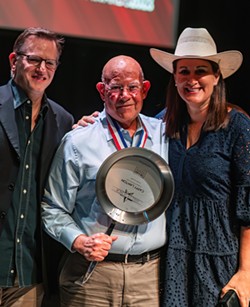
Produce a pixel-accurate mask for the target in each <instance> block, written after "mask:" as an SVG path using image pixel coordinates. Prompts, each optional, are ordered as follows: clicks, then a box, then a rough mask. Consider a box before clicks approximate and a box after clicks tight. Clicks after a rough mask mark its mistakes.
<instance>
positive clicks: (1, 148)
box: [0, 84, 74, 253]
mask: <svg viewBox="0 0 250 307" xmlns="http://www.w3.org/2000/svg"><path fill="white" fill-rule="evenodd" d="M48 104H49V108H48V112H47V113H46V116H45V122H44V131H43V141H42V149H41V150H42V151H41V159H40V161H39V163H38V169H39V171H38V186H39V197H40V199H39V204H40V202H41V199H42V195H43V189H44V185H45V182H46V178H47V175H48V172H49V168H50V165H51V162H52V158H53V156H54V153H55V151H56V149H57V147H58V145H59V143H60V140H61V139H62V137H63V136H64V134H65V133H66V132H68V131H70V130H71V129H72V125H73V122H74V119H73V116H72V115H71V114H70V113H68V112H67V111H66V110H65V109H63V108H62V107H61V106H60V105H58V104H57V103H55V102H54V101H52V100H50V99H48ZM19 166H20V147H19V138H18V130H17V125H16V121H15V111H14V106H13V95H12V90H11V86H10V84H7V85H4V86H1V87H0V176H1V179H0V236H1V230H2V228H3V225H4V221H5V218H6V216H7V214H8V208H9V207H10V206H11V201H12V194H13V190H14V187H15V182H16V178H17V174H18V170H19ZM39 204H38V205H39ZM45 236H46V235H45ZM48 240H49V239H48ZM51 240H52V239H51ZM45 244H46V245H50V243H47V241H46V243H45ZM45 247H46V246H45ZM46 250H47V248H45V251H46ZM46 253H47V252H46Z"/></svg>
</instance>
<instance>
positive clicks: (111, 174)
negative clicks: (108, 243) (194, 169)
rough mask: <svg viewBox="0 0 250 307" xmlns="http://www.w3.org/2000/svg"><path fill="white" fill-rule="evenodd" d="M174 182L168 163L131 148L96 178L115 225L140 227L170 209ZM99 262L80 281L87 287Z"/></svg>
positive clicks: (116, 155) (107, 162)
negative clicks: (86, 284)
mask: <svg viewBox="0 0 250 307" xmlns="http://www.w3.org/2000/svg"><path fill="white" fill-rule="evenodd" d="M173 193H174V180H173V176H172V172H171V170H170V168H169V166H168V164H167V162H166V161H165V160H164V159H163V158H162V157H161V156H159V155H158V154H156V153H154V152H153V151H151V150H148V149H145V148H140V147H138V148H137V147H129V148H125V149H122V150H119V151H116V152H115V153H113V154H112V155H110V156H109V157H108V158H107V159H106V160H105V161H104V162H103V164H102V165H101V167H100V169H99V171H98V173H97V177H96V194H97V198H98V200H99V202H100V205H101V206H102V208H103V209H104V211H105V213H106V214H107V215H108V216H110V217H111V219H112V223H111V224H110V227H109V228H108V230H107V232H106V233H107V234H109V235H110V234H111V232H112V230H113V228H114V226H115V223H116V222H118V223H121V224H127V225H139V224H144V223H149V222H151V221H153V220H154V219H156V218H157V217H159V216H160V215H161V214H162V213H163V212H164V211H165V210H166V209H167V208H168V206H169V204H170V202H171V200H172V197H173ZM96 264H97V262H95V261H93V262H91V263H90V265H89V267H88V270H87V272H86V274H85V275H84V276H83V277H82V278H81V279H80V280H78V281H76V282H77V283H78V284H81V285H83V284H84V283H85V282H86V281H87V280H88V279H89V277H90V275H91V274H92V272H93V270H94V268H95V266H96Z"/></svg>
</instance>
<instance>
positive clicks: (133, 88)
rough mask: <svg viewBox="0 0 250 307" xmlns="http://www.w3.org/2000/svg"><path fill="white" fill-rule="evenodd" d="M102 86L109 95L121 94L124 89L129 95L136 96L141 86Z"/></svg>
mask: <svg viewBox="0 0 250 307" xmlns="http://www.w3.org/2000/svg"><path fill="white" fill-rule="evenodd" d="M104 85H105V86H106V87H107V89H108V91H109V92H110V93H112V94H119V95H121V94H122V93H123V91H124V89H125V88H126V90H127V91H128V92H129V93H130V94H137V93H138V92H139V91H140V89H141V86H140V85H139V84H130V85H126V86H122V85H119V84H113V85H108V84H106V83H104Z"/></svg>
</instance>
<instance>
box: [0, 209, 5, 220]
mask: <svg viewBox="0 0 250 307" xmlns="http://www.w3.org/2000/svg"><path fill="white" fill-rule="evenodd" d="M5 217H6V212H5V211H1V212H0V220H4V219H5Z"/></svg>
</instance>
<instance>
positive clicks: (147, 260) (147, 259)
mask: <svg viewBox="0 0 250 307" xmlns="http://www.w3.org/2000/svg"><path fill="white" fill-rule="evenodd" d="M149 261H150V253H149V252H146V253H145V254H144V255H142V264H144V263H146V262H149Z"/></svg>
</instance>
